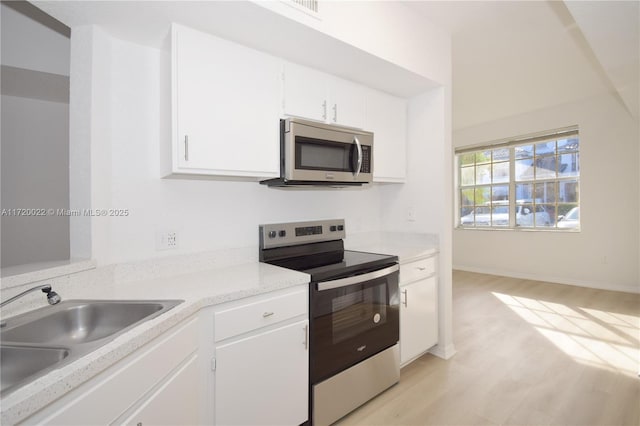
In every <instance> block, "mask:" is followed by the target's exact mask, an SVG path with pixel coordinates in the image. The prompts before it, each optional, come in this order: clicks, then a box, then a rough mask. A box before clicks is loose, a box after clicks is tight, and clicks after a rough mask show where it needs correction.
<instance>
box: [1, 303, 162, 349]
mask: <svg viewBox="0 0 640 426" xmlns="http://www.w3.org/2000/svg"><path fill="white" fill-rule="evenodd" d="M165 305H166V303H162V302H121V301H118V302H111V301H99V302H98V301H95V302H92V301H69V302H62V303H59V304H58V305H55V306H54V307H52V308H44V309H42V310H41V311H40V312H29V313H27V314H25V315H26V316H27V317H28V318H24V319H22V318H18V317H16V319H15V320H14V321H15V322H16V323H18V325H12V324H11V323H12V322H14V321H12V320H9V321H7V323H8V325H7V328H6V329H5V330H2V332H1V333H2V334H1V336H2V340H3V341H11V342H24V343H46V344H54V345H73V344H75V343H86V342H93V341H95V340H99V339H103V338H105V337H108V336H111V335H113V334H115V333H117V332H119V331H121V330H124V329H126V328H127V327H129V326H131V325H133V324H136V323H137V322H139V321H140V320H142V319H145V318H147V317H152V316H155V315H153V314H159V313H160V312H161V311H162V310H163V309H165ZM36 314H38V315H36ZM34 317H35V318H34ZM20 320H22V321H20ZM25 320H26V321H25ZM9 327H10V328H9Z"/></svg>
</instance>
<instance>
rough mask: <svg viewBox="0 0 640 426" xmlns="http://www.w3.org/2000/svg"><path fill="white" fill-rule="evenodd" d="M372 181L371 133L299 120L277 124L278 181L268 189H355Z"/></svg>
mask: <svg viewBox="0 0 640 426" xmlns="http://www.w3.org/2000/svg"><path fill="white" fill-rule="evenodd" d="M372 179H373V133H371V132H365V131H362V130H356V129H350V128H347V127H342V126H335V125H330V124H324V123H316V122H313V121H308V120H302V119H299V118H287V119H283V120H280V178H276V179H269V180H266V181H262V182H261V183H263V184H266V185H269V186H291V185H320V186H357V185H362V184H365V183H371V181H372Z"/></svg>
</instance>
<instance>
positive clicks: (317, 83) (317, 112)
mask: <svg viewBox="0 0 640 426" xmlns="http://www.w3.org/2000/svg"><path fill="white" fill-rule="evenodd" d="M283 81H284V85H283V89H284V94H283V100H282V106H283V113H284V114H285V115H291V116H295V117H302V118H308V119H310V120H315V121H320V122H323V123H330V124H338V125H342V126H348V127H355V128H359V129H362V128H364V127H365V111H366V108H365V93H366V89H365V87H363V86H360V85H359V84H356V83H353V82H350V81H347V80H343V79H341V78H338V77H335V76H332V75H330V74H325V73H323V72H320V71H317V70H314V69H312V68H307V67H304V66H301V65H297V64H293V63H290V62H285V63H284V70H283Z"/></svg>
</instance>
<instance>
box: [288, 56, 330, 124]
mask: <svg viewBox="0 0 640 426" xmlns="http://www.w3.org/2000/svg"><path fill="white" fill-rule="evenodd" d="M283 81H284V84H283V92H284V93H283V97H282V106H283V112H284V114H285V115H292V116H295V117H302V118H308V119H310V120H315V121H322V122H326V121H327V117H328V115H327V114H328V110H327V108H328V102H327V91H328V89H327V75H326V74H324V73H321V72H320V71H316V70H314V69H311V68H307V67H303V66H300V65H296V64H292V63H289V62H285V64H284V70H283Z"/></svg>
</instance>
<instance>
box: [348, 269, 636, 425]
mask: <svg viewBox="0 0 640 426" xmlns="http://www.w3.org/2000/svg"><path fill="white" fill-rule="evenodd" d="M639 317H640V295H635V294H629V293H619V292H612V291H601V290H593V289H586V288H580V287H573V286H566V285H559V284H549V283H542V282H536V281H529V280H521V279H513V278H504V277H496V276H491V275H482V274H475V273H469V272H460V271H456V272H454V276H453V332H454V344H455V346H456V350H457V353H456V355H455V356H454V357H453V358H451V359H450V360H448V361H445V360H442V359H440V358H437V357H435V356H433V355H430V354H427V355H425V356H423V357H421V358H419V359H418V360H416V361H415V362H413V363H412V364H410V365H409V366H407V367H405V368H404V369H402V372H401V379H400V383H399V384H398V385H396V386H394V387H393V388H391V389H389V390H388V391H386V392H384V393H383V394H381V395H379V396H378V397H377V398H375V399H374V400H372V401H370V402H369V403H367V404H365V405H364V406H362V407H360V408H359V409H358V410H356V411H354V412H353V413H351V414H350V415H348V416H347V417H345V418H343V419H342V420H341V421H340V422H339V423H340V425H342V426H346V425H428V424H433V425H470V424H474V425H493V424H508V425H640V378H639V377H638V372H639V368H640V318H639Z"/></svg>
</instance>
